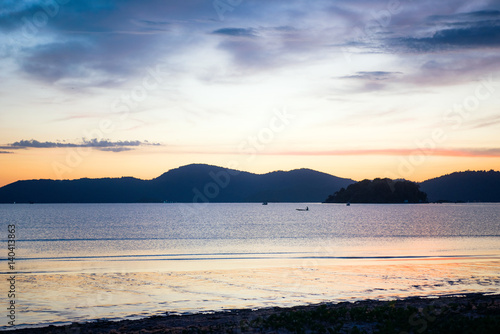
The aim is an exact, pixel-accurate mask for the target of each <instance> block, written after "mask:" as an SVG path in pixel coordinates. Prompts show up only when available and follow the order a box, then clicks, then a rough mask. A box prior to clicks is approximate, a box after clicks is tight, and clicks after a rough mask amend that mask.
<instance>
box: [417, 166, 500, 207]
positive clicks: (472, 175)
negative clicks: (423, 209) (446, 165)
mask: <svg viewBox="0 0 500 334" xmlns="http://www.w3.org/2000/svg"><path fill="white" fill-rule="evenodd" d="M421 190H422V191H425V192H426V193H427V194H428V196H429V201H431V202H436V201H450V202H458V201H463V202H500V172H496V171H493V170H490V171H488V172H487V171H465V172H456V173H452V174H447V175H443V176H440V177H437V178H434V179H430V180H427V181H424V182H422V183H421Z"/></svg>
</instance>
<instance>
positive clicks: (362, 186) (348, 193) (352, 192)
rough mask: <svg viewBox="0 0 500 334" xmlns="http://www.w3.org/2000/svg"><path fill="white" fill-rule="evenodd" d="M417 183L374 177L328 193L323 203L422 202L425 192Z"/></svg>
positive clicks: (424, 199) (425, 197)
mask: <svg viewBox="0 0 500 334" xmlns="http://www.w3.org/2000/svg"><path fill="white" fill-rule="evenodd" d="M419 187H420V186H419V185H418V184H417V183H414V182H411V181H405V180H397V181H394V180H391V179H387V178H386V179H379V178H377V179H374V180H373V181H370V180H363V181H360V182H357V183H354V184H351V185H349V186H348V187H347V189H345V188H341V189H340V190H339V191H337V192H335V193H334V194H333V195H330V196H329V197H328V198H327V199H326V200H325V203H347V202H351V203H423V202H426V201H427V194H426V193H424V192H422V191H420V190H419Z"/></svg>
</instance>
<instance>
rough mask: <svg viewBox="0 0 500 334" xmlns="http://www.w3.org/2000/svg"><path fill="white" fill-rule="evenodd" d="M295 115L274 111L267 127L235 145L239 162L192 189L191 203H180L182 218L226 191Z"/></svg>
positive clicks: (212, 175)
mask: <svg viewBox="0 0 500 334" xmlns="http://www.w3.org/2000/svg"><path fill="white" fill-rule="evenodd" d="M295 118H296V116H295V115H293V114H291V113H289V112H288V110H287V109H286V108H282V109H281V110H280V109H277V110H274V111H273V114H272V116H271V117H270V119H269V121H268V123H267V126H265V127H263V128H261V129H260V130H258V131H256V132H255V133H254V134H252V135H249V136H248V137H246V138H245V139H243V140H242V141H241V142H240V143H239V144H238V145H237V152H238V153H239V154H240V156H241V159H240V160H231V161H229V162H228V163H227V164H226V167H227V169H225V170H223V171H219V172H218V173H214V172H210V173H209V177H210V179H211V181H209V182H207V183H206V184H205V185H204V186H203V188H202V189H199V188H197V187H195V188H193V189H192V191H193V200H192V203H182V204H180V205H179V208H180V210H181V212H182V214H183V216H184V217H186V216H193V215H196V214H198V212H199V210H200V208H202V207H203V206H205V205H207V204H208V203H210V201H213V200H214V199H216V198H217V197H218V196H219V195H220V193H221V191H222V190H224V189H226V188H227V187H228V186H229V184H230V183H231V178H232V177H234V176H236V175H238V174H239V171H238V168H240V166H241V164H242V163H245V162H246V163H248V162H253V161H255V159H256V158H257V156H258V154H259V153H260V152H262V151H263V150H265V148H266V147H268V146H269V145H270V144H271V143H272V142H273V141H274V140H275V138H276V136H277V135H278V134H279V133H281V132H283V131H285V129H286V128H287V126H289V125H290V124H291V123H292V121H293V120H294V119H295Z"/></svg>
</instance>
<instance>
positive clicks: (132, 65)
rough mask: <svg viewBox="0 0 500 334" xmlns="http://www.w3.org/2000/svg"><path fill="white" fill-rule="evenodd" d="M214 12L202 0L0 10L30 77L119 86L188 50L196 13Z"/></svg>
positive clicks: (1, 28) (39, 2)
mask: <svg viewBox="0 0 500 334" xmlns="http://www.w3.org/2000/svg"><path fill="white" fill-rule="evenodd" d="M53 2H54V3H56V4H57V2H55V1H53ZM51 3H52V2H51ZM210 16H211V17H214V18H215V17H216V16H217V15H216V12H215V11H214V10H213V8H212V6H211V3H208V2H206V1H202V0H192V1H190V3H189V4H182V3H180V2H176V1H175V2H174V1H160V0H151V1H148V4H147V5H145V4H143V3H140V2H135V1H127V0H124V1H116V0H109V1H77V0H74V1H70V2H68V3H66V4H64V5H63V4H61V5H58V6H57V9H56V8H53V7H50V6H48V5H47V1H45V0H33V1H30V2H26V3H25V4H24V5H19V4H17V5H16V4H14V3H8V4H7V5H6V6H5V8H3V9H2V10H0V37H1V33H2V32H3V33H6V34H8V36H11V37H10V38H8V40H10V41H11V44H12V47H17V48H16V49H17V52H16V53H14V54H11V57H12V58H13V59H14V60H15V61H16V62H17V63H18V64H19V69H20V70H21V71H22V72H24V74H27V75H29V76H32V77H34V78H36V79H39V80H41V81H44V82H48V83H51V84H56V83H58V84H59V85H64V84H65V83H64V82H63V79H67V80H68V79H70V80H71V81H72V83H71V85H72V86H77V85H78V83H79V84H80V87H89V86H90V87H96V86H110V87H112V86H116V85H118V84H121V83H123V82H124V81H125V80H126V79H127V78H129V77H131V76H136V75H140V74H142V73H143V72H144V71H145V68H146V67H147V66H152V65H153V64H156V63H158V62H160V61H161V60H162V59H163V58H164V57H166V56H172V55H178V54H180V53H182V52H183V50H184V49H185V47H187V46H189V45H190V43H191V39H192V36H187V35H188V34H189V33H191V34H196V31H197V30H198V26H201V25H202V23H200V22H198V21H195V20H194V18H197V19H199V20H200V21H202V20H203V19H205V20H208V18H209V17H210ZM40 18H45V20H44V21H43V22H42V21H37V19H38V20H40ZM183 20H185V21H184V22H183ZM179 36H184V37H186V38H182V37H181V38H180V37H179ZM79 80H80V82H79Z"/></svg>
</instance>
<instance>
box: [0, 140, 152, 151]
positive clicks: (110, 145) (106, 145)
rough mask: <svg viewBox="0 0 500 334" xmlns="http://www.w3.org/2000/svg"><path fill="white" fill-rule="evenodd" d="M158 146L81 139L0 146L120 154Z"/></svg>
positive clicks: (132, 142)
mask: <svg viewBox="0 0 500 334" xmlns="http://www.w3.org/2000/svg"><path fill="white" fill-rule="evenodd" d="M149 145H153V146H159V145H160V144H159V143H150V142H148V141H147V140H146V141H139V140H133V141H127V140H126V141H115V142H113V141H110V140H107V139H101V140H97V139H90V140H87V139H83V140H82V142H81V143H66V142H49V141H46V142H40V141H38V140H34V139H31V140H20V141H17V142H15V143H12V144H8V145H7V146H2V147H1V148H4V149H27V148H73V147H89V148H95V149H97V150H100V151H109V152H122V151H130V150H132V149H133V148H135V147H138V146H149Z"/></svg>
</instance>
